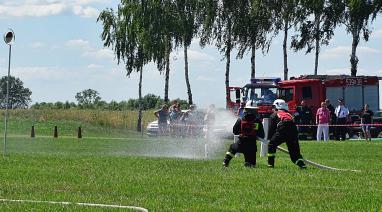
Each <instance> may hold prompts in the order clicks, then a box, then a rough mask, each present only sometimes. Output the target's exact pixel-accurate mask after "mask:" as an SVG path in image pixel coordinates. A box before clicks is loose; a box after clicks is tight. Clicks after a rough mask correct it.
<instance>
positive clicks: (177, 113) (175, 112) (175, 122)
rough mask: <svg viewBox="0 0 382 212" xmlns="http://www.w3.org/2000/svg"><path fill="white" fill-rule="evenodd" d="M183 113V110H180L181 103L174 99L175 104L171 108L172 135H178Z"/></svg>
mask: <svg viewBox="0 0 382 212" xmlns="http://www.w3.org/2000/svg"><path fill="white" fill-rule="evenodd" d="M181 115H182V111H181V110H180V104H179V103H178V102H177V101H176V100H174V102H173V105H171V107H170V109H169V117H170V132H171V135H178V134H179V133H180V132H179V131H180V129H181V128H180V127H179V119H180V117H181Z"/></svg>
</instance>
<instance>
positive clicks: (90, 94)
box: [76, 89, 101, 108]
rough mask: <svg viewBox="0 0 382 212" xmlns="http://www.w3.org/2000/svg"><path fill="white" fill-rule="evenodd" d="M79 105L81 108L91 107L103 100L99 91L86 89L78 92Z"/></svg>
mask: <svg viewBox="0 0 382 212" xmlns="http://www.w3.org/2000/svg"><path fill="white" fill-rule="evenodd" d="M76 100H77V102H78V106H79V107H81V108H90V107H93V106H94V105H95V104H97V103H98V102H99V101H101V97H100V96H99V93H98V91H96V90H93V89H86V90H83V91H81V92H78V93H77V94H76Z"/></svg>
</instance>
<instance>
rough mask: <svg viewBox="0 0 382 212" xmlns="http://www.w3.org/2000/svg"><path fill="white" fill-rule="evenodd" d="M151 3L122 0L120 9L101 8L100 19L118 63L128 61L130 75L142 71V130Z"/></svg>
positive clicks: (106, 40)
mask: <svg viewBox="0 0 382 212" xmlns="http://www.w3.org/2000/svg"><path fill="white" fill-rule="evenodd" d="M147 13H148V7H147V5H146V4H145V1H133V0H130V1H123V2H122V3H121V4H120V5H119V6H118V11H117V13H114V11H113V10H112V9H106V10H104V11H102V12H101V13H100V15H99V17H98V19H97V21H101V22H102V24H103V31H102V34H101V38H102V40H103V41H104V46H105V47H111V48H112V49H113V51H114V53H115V55H116V59H117V62H118V64H119V63H121V62H123V63H124V64H125V68H126V73H127V75H128V76H130V75H131V73H132V72H133V71H136V72H138V73H139V89H138V90H139V92H138V95H139V105H140V106H139V113H138V121H137V131H141V126H142V124H141V122H142V72H143V66H144V65H145V64H147V63H148V62H149V61H150V60H151V59H152V58H151V57H150V56H151V55H150V54H148V53H146V49H150V48H152V46H151V42H150V37H149V36H148V34H149V32H147V31H146V29H147V28H148V25H149V24H150V19H148V16H146V15H147Z"/></svg>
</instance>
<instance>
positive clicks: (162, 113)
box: [154, 105, 168, 135]
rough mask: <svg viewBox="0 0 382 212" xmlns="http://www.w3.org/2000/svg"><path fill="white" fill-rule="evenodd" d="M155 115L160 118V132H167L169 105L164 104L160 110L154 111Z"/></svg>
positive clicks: (161, 133) (162, 133)
mask: <svg viewBox="0 0 382 212" xmlns="http://www.w3.org/2000/svg"><path fill="white" fill-rule="evenodd" d="M154 115H155V116H156V117H157V118H158V128H159V134H160V135H165V134H167V119H168V106H167V105H163V106H162V108H161V109H160V110H157V111H155V112H154Z"/></svg>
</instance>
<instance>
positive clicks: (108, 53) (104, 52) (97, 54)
mask: <svg viewBox="0 0 382 212" xmlns="http://www.w3.org/2000/svg"><path fill="white" fill-rule="evenodd" d="M82 56H84V57H89V58H94V59H111V60H113V59H114V52H113V51H112V50H110V49H100V50H97V51H87V52H85V53H83V54H82Z"/></svg>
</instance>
